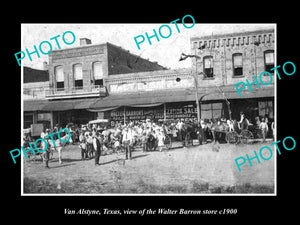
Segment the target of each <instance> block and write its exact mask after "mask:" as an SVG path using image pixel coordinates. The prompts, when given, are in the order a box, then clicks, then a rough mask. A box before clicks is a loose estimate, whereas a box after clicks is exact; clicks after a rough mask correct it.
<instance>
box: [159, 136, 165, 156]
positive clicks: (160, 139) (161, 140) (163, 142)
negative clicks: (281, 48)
mask: <svg viewBox="0 0 300 225" xmlns="http://www.w3.org/2000/svg"><path fill="white" fill-rule="evenodd" d="M157 141H158V143H157V146H158V150H159V151H160V152H161V151H162V148H163V147H164V145H165V135H164V134H163V132H162V131H158V134H157Z"/></svg>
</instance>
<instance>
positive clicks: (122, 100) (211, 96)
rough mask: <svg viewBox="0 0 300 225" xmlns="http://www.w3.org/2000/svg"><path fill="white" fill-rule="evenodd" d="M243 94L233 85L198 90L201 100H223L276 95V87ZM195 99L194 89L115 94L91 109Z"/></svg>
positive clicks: (156, 104) (105, 109)
mask: <svg viewBox="0 0 300 225" xmlns="http://www.w3.org/2000/svg"><path fill="white" fill-rule="evenodd" d="M223 93H224V95H223ZM241 95H242V96H241V97H240V96H239V95H238V93H237V91H236V89H235V88H234V86H233V85H231V86H229V85H228V86H223V87H219V88H218V87H215V86H212V87H206V88H201V89H200V88H199V90H198V98H199V101H209V100H223V99H224V96H225V97H226V98H227V99H245V98H262V97H274V88H272V87H270V88H266V87H262V88H260V89H255V90H253V92H250V90H249V89H245V90H243V91H241ZM195 100H196V97H195V90H194V89H185V90H168V91H156V92H138V93H127V94H115V95H110V96H107V97H105V98H101V99H98V100H96V101H95V102H94V103H92V104H91V105H90V108H89V110H90V111H108V110H109V109H114V108H118V107H122V106H129V107H151V106H158V105H161V104H164V103H170V102H185V101H195Z"/></svg>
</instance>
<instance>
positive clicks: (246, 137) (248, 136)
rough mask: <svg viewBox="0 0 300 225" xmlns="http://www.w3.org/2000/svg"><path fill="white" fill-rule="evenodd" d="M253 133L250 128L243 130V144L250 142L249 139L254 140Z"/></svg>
mask: <svg viewBox="0 0 300 225" xmlns="http://www.w3.org/2000/svg"><path fill="white" fill-rule="evenodd" d="M253 138H254V137H253V134H252V132H251V131H249V130H242V132H241V142H242V143H243V144H248V143H249V140H253Z"/></svg>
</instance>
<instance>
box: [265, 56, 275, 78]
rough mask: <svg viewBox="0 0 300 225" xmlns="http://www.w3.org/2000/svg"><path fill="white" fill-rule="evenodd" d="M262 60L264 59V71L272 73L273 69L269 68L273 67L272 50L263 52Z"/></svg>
mask: <svg viewBox="0 0 300 225" xmlns="http://www.w3.org/2000/svg"><path fill="white" fill-rule="evenodd" d="M264 60H265V71H268V72H270V73H274V70H271V71H270V69H272V68H273V67H274V62H275V61H274V50H267V51H265V52H264Z"/></svg>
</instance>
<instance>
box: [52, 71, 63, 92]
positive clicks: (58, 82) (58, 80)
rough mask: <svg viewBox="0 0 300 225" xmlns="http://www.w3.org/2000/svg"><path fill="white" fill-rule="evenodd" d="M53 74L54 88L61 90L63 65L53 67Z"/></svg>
mask: <svg viewBox="0 0 300 225" xmlns="http://www.w3.org/2000/svg"><path fill="white" fill-rule="evenodd" d="M54 76H55V87H56V89H57V90H58V91H59V90H63V89H64V81H65V78H64V68H63V66H56V67H54Z"/></svg>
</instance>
